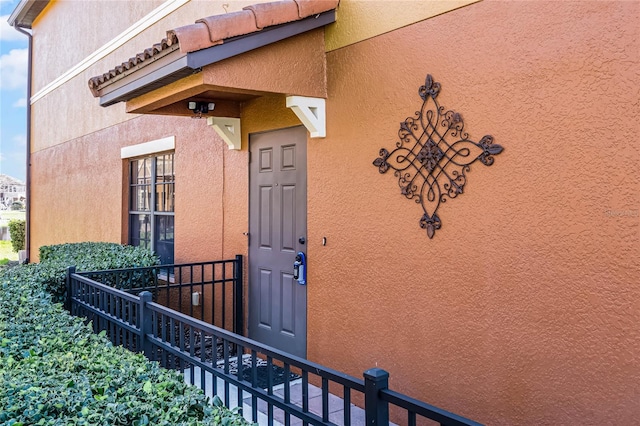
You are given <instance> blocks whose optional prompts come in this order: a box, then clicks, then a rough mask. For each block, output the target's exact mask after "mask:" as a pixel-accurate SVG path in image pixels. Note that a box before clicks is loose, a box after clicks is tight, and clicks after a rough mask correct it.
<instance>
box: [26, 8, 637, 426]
mask: <svg viewBox="0 0 640 426" xmlns="http://www.w3.org/2000/svg"><path fill="white" fill-rule="evenodd" d="M192 3H196V2H192ZM185 7H187V6H185ZM188 7H193V6H192V5H191V4H190V5H189V6H188ZM216 7H218V6H216ZM52 10H53V8H52ZM187 12H188V9H180V11H179V13H181V14H182V13H184V14H187ZM190 13H192V14H193V10H191V12H190ZM638 18H640V3H638V2H553V1H549V2H546V1H540V2H512V3H506V2H499V1H489V0H485V1H482V2H478V3H474V4H472V5H470V6H467V7H464V8H462V9H458V10H455V11H453V12H450V13H446V14H444V15H440V16H436V17H434V18H431V19H428V20H424V21H422V22H418V23H415V24H413V25H409V26H405V27H403V28H399V29H396V30H395V31H391V32H387V33H385V34H383V35H379V36H375V37H370V38H367V39H366V40H362V41H359V42H357V43H353V44H349V45H346V46H342V47H340V48H337V49H335V50H332V51H330V52H328V53H327V54H326V72H327V76H326V91H327V92H326V93H327V109H326V110H327V137H326V138H322V139H309V140H308V147H307V153H308V154H307V155H308V161H307V175H308V217H307V223H308V235H307V237H308V253H307V254H308V262H309V268H308V274H309V276H308V282H309V285H308V338H307V341H308V351H307V352H308V357H309V359H311V360H312V361H315V362H319V363H323V364H326V365H329V366H331V367H332V368H335V369H338V370H341V371H344V372H346V373H349V374H353V375H360V374H361V373H362V371H363V370H365V369H367V368H370V367H374V366H378V367H381V368H384V369H386V370H388V371H389V372H390V373H391V386H392V387H393V388H394V389H396V390H398V391H402V392H406V393H408V394H409V395H411V396H414V397H416V398H419V399H423V400H425V401H427V402H429V403H432V404H435V405H438V406H441V407H443V408H445V409H447V410H451V411H453V412H456V413H459V414H461V415H464V416H468V417H470V418H473V419H474V420H477V421H480V422H484V423H487V424H504V425H540V424H575V425H578V424H580V425H583V424H593V425H596V424H598V425H600V424H634V422H635V419H636V418H637V417H638V416H640V405H639V404H638V398H639V397H640V358H639V356H638V353H640V331H639V330H640V329H639V328H638V326H637V324H638V323H640V305H639V304H638V300H640V287H638V283H639V282H640V265H639V264H638V259H639V258H640V256H639V254H640V253H639V251H640V244H639V230H640V218H639V214H638V210H639V209H640V191H638V188H639V185H638V176H637V173H636V168H637V164H638V162H639V160H640V153H639V151H638V147H637V133H638V130H639V129H638V122H639V121H638V118H639V117H638V99H639V98H640V93H639V92H638V87H639V83H638V82H639V81H640V71H639V70H640V55H639V54H638V52H639V51H640V46H639V40H640V30H639V29H638V26H637V21H638ZM167 19H169V18H167ZM170 20H171V22H174V20H177V18H176V17H175V16H174V17H171V18H170ZM191 21H193V19H191V18H190V19H189V20H188V22H191ZM184 23H185V22H181V23H180V24H179V25H181V24H184ZM164 29H167V28H166V27H165V28H164ZM603 29H606V31H603ZM311 37H318V34H312V35H311ZM155 41H157V40H154V42H155ZM291 42H292V43H294V44H295V41H291ZM136 43H137V42H136ZM296 46H297V47H298V48H303V47H300V46H299V44H296ZM125 48H126V52H125V50H123V51H122V52H125V53H122V54H119V53H118V52H116V53H114V54H113V55H116V56H117V55H118V54H119V56H118V58H119V59H120V60H123V59H125V58H127V57H128V56H127V55H130V54H131V53H132V52H135V51H137V50H136V49H137V45H136V46H133V47H132V46H129V47H126V46H125ZM125 48H123V49H125ZM266 49H269V47H267V48H266ZM262 53H264V52H262ZM256 55H257V56H260V55H259V53H258V52H254V54H252V55H251V57H255V56H256ZM263 56H264V55H263ZM240 60H242V58H241V57H239V58H235V59H234V60H233V61H236V62H237V61H240ZM111 62H113V61H111ZM111 62H109V63H108V66H107V67H105V66H104V64H105V63H106V62H101V63H99V64H97V65H96V66H95V67H94V68H92V69H91V70H89V71H88V73H91V72H93V71H96V70H97V71H98V72H103V71H104V70H105V69H107V68H108V67H110V66H112V65H113V64H112V63H111ZM274 64H276V63H275V62H271V63H268V64H267V65H269V66H273V65H274ZM226 65H227V64H222V66H221V68H223V69H226V68H225V66H226ZM310 66H311V67H312V70H313V71H314V72H318V70H319V69H321V68H323V67H324V66H325V63H324V62H323V61H316V62H313V63H310ZM238 69H240V70H241V69H242V68H241V67H237V66H236V67H233V71H234V72H237V70H238ZM36 71H37V68H36ZM280 71H282V70H280ZM245 72H246V73H247V74H251V73H254V74H255V73H256V72H257V71H256V66H255V64H252V65H251V66H247V67H246V70H245ZM427 73H429V74H432V75H433V77H434V79H435V80H436V81H437V82H439V83H441V84H442V89H441V92H440V95H439V97H438V101H439V102H440V104H441V105H443V106H444V107H446V108H447V109H453V110H455V111H458V112H460V113H461V114H462V117H463V119H464V121H465V130H466V131H467V132H469V135H470V137H471V139H473V140H476V141H477V140H479V139H480V138H481V137H482V136H483V135H485V134H491V135H493V136H494V138H495V142H496V143H498V144H501V145H502V146H503V147H504V148H505V150H504V152H502V153H501V154H500V155H499V156H497V157H496V161H495V164H494V165H493V166H491V167H485V166H483V165H482V164H480V163H475V164H473V165H472V166H471V171H470V172H469V173H468V174H467V178H468V179H467V185H466V187H465V192H464V194H462V195H461V196H460V197H458V198H456V199H454V200H449V201H448V202H446V203H445V204H443V205H442V206H441V208H440V210H439V215H440V218H441V219H442V229H440V230H438V231H437V233H436V235H435V237H434V238H433V239H429V238H428V237H427V235H426V232H425V231H424V230H421V229H420V228H419V225H418V222H419V219H420V216H421V214H422V211H421V209H420V206H419V205H418V204H416V203H414V202H413V201H410V200H407V199H406V198H405V197H403V196H402V195H401V194H400V189H399V187H398V184H397V178H395V177H394V176H393V174H392V172H391V171H390V172H387V174H384V175H381V174H380V173H378V169H377V168H376V167H374V166H373V165H372V162H373V160H374V159H375V158H376V157H377V155H378V151H379V149H380V148H383V147H384V148H387V149H391V148H392V147H393V146H394V144H395V142H396V141H397V139H398V136H397V132H398V127H399V123H400V122H401V121H403V120H404V119H405V118H406V117H408V116H412V115H413V113H414V111H416V110H417V109H419V107H420V106H421V99H420V97H419V96H418V87H419V86H420V85H422V84H424V79H425V76H426V74H427ZM94 74H95V73H94ZM205 74H207V77H210V78H212V79H213V78H215V66H214V67H211V69H209V70H207V72H206V73H205ZM284 74H286V73H284ZM228 77H229V78H238V79H239V78H240V77H242V76H233V75H230V76H228ZM244 77H246V76H244ZM77 79H78V81H76V80H75V79H74V80H72V81H71V82H69V83H67V84H66V85H65V86H64V87H65V89H64V90H59V91H55V92H53V93H52V94H50V95H47V96H46V97H44V98H43V99H41V100H39V101H38V102H37V103H36V104H34V141H33V145H32V148H33V150H34V153H33V154H32V164H33V167H32V176H33V180H32V231H31V232H32V238H33V241H32V248H33V250H32V253H31V258H32V259H35V258H36V254H37V248H38V247H39V246H40V245H43V244H52V243H62V242H71V241H87V240H108V241H120V242H124V241H126V237H125V236H126V226H127V225H126V208H127V207H126V199H125V198H124V197H123V193H126V173H123V170H124V169H126V161H124V160H122V159H121V158H120V148H121V147H123V146H128V145H133V144H138V143H142V142H146V141H150V140H154V139H159V138H163V137H166V136H172V135H173V136H175V138H176V149H175V162H176V214H175V219H176V225H175V227H176V241H175V244H176V245H175V250H176V251H175V259H176V261H177V262H187V261H197V260H211V259H220V258H231V257H233V256H234V255H235V254H244V255H246V254H247V237H246V235H245V234H244V233H246V232H247V231H248V179H249V177H248V144H249V135H250V134H251V133H255V132H261V131H266V130H273V129H279V128H285V127H290V126H294V125H299V124H300V123H299V121H298V119H297V118H296V116H295V115H294V114H293V113H292V112H291V111H290V110H289V109H287V108H285V95H284V94H273V95H266V96H263V97H260V98H256V99H253V100H251V101H247V102H244V103H243V104H242V105H241V114H240V117H241V126H242V150H241V151H231V150H229V149H228V148H227V145H226V144H225V143H224V142H223V141H222V140H221V139H220V138H219V137H218V136H217V135H216V133H215V132H214V131H213V129H212V128H211V127H209V126H207V124H206V121H205V120H193V119H190V118H179V117H170V116H144V115H133V114H128V115H127V114H126V113H125V112H124V105H122V104H120V105H115V106H112V107H109V108H106V109H103V108H100V107H98V106H97V105H96V103H97V102H96V101H95V100H94V99H92V98H91V97H90V94H89V92H88V90H87V89H86V79H84V80H81V79H80V77H77ZM245 81H246V80H245ZM211 84H214V83H211ZM310 84H311V83H310ZM82 85H84V86H83V88H82V90H83V91H81V86H82ZM254 89H256V88H255V87H254ZM257 89H259V90H268V88H267V89H265V88H264V87H262V88H257ZM257 89H256V90H257ZM316 89H317V88H316ZM161 90H162V89H161ZM318 90H320V89H318ZM321 90H324V88H321ZM319 93H324V92H319ZM148 96H151V94H150V95H148ZM60 105H65V108H66V109H68V112H67V113H65V114H64V115H60V114H59V113H58V114H57V115H56V114H55V113H53V112H55V111H58V110H59V109H60ZM83 110H84V116H83V115H82V111H83ZM78 117H84V118H83V119H82V120H79V118H78ZM323 237H326V241H327V243H326V246H323V245H322V239H323ZM249 261H250V259H249ZM245 267H246V266H245ZM247 275H248V274H245V276H247ZM245 294H246V293H245Z"/></svg>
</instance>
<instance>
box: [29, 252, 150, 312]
mask: <svg viewBox="0 0 640 426" xmlns="http://www.w3.org/2000/svg"><path fill="white" fill-rule="evenodd" d="M158 263H159V260H158V257H157V256H156V255H155V254H153V253H152V252H151V251H149V250H146V249H143V248H140V247H133V246H123V245H120V244H114V243H96V242H91V243H71V244H58V245H52V246H42V247H40V263H36V264H32V265H27V267H29V268H32V269H33V273H34V274H36V275H37V276H38V281H39V282H40V284H41V285H42V288H43V289H45V290H47V291H48V292H49V293H51V295H52V296H53V299H54V301H56V302H62V301H63V300H64V297H65V293H66V287H65V276H66V275H65V274H66V269H67V267H69V266H75V267H76V270H77V271H97V270H102V269H119V268H131V267H140V266H154V265H157V264H158Z"/></svg>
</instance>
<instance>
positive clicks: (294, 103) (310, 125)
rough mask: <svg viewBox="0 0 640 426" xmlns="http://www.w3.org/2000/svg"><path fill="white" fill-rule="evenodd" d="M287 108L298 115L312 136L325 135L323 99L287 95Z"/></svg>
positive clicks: (319, 136)
mask: <svg viewBox="0 0 640 426" xmlns="http://www.w3.org/2000/svg"><path fill="white" fill-rule="evenodd" d="M287 108H291V110H292V111H293V112H294V113H295V114H296V115H297V116H298V118H299V119H300V121H302V124H304V126H305V127H306V128H307V130H309V133H310V136H311V137H312V138H324V137H325V136H326V135H327V123H326V121H327V120H326V111H325V100H324V99H322V98H309V97H306V96H287Z"/></svg>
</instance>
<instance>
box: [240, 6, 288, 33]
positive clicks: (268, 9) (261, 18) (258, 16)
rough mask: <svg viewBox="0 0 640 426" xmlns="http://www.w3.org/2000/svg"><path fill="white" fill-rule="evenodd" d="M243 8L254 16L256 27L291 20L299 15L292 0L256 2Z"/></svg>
mask: <svg viewBox="0 0 640 426" xmlns="http://www.w3.org/2000/svg"><path fill="white" fill-rule="evenodd" d="M243 10H250V11H251V12H253V14H254V16H255V24H256V27H257V28H258V29H262V28H265V27H270V26H272V25H279V24H284V23H287V22H293V21H297V20H299V19H300V16H299V15H298V5H297V4H296V2H295V1H294V0H282V1H273V2H269V3H258V4H254V5H251V6H247V7H245V8H244V9H243Z"/></svg>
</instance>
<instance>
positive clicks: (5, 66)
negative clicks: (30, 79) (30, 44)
mask: <svg viewBox="0 0 640 426" xmlns="http://www.w3.org/2000/svg"><path fill="white" fill-rule="evenodd" d="M27 58H28V53H27V49H12V50H10V51H9V53H8V54H5V55H2V56H0V89H3V90H4V89H26V87H27Z"/></svg>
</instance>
